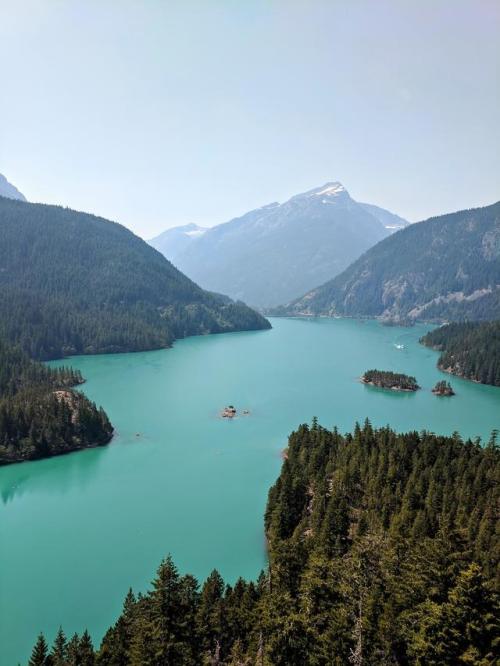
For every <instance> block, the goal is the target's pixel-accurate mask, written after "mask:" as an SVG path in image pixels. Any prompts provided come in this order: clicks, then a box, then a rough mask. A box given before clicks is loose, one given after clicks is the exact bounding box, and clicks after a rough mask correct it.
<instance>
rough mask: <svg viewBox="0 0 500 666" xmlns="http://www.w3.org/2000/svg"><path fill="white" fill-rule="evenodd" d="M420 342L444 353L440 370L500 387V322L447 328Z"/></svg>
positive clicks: (467, 324)
mask: <svg viewBox="0 0 500 666" xmlns="http://www.w3.org/2000/svg"><path fill="white" fill-rule="evenodd" d="M421 342H422V343H423V344H424V345H427V346H428V347H433V348H434V349H438V350H439V351H441V352H442V353H441V356H440V357H439V360H438V367H439V368H441V370H446V371H447V372H452V373H453V374H454V375H459V376H460V377H465V378H466V379H473V380H474V381H476V382H481V383H482V384H492V385H493V386H500V321H492V322H480V323H477V322H474V323H472V322H469V323H454V324H448V325H447V326H441V327H440V328H436V329H434V330H433V331H430V333H427V335H425V336H424V337H423V338H422V339H421Z"/></svg>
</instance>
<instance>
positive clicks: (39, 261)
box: [0, 198, 270, 359]
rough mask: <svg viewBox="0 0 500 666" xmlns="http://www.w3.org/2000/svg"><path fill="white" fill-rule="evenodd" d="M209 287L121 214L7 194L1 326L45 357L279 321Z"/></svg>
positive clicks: (0, 203) (151, 344) (1, 221)
mask: <svg viewBox="0 0 500 666" xmlns="http://www.w3.org/2000/svg"><path fill="white" fill-rule="evenodd" d="M269 326H270V324H269V322H267V320H266V319H264V318H263V317H262V316H260V315H259V314H257V313H256V312H254V311H253V310H251V309H250V308H248V307H246V306H245V305H244V304H242V303H234V302H232V301H230V300H229V299H228V298H226V297H224V296H219V295H216V294H211V293H208V292H206V291H203V290H202V289H200V287H198V286H197V285H195V284H194V283H193V282H191V280H189V279H188V278H186V276H185V275H183V274H182V273H180V272H179V271H178V270H177V269H176V268H174V267H173V266H172V264H170V262H168V261H167V260H166V259H165V258H164V257H163V256H162V255H161V254H160V253H159V252H157V251H156V250H154V249H153V248H151V247H150V246H149V245H148V244H147V243H145V242H144V241H142V240H141V239H140V238H138V237H137V236H134V234H132V233H131V232H130V231H128V230H127V229H125V227H122V226H121V225H119V224H115V223H113V222H109V221H108V220H104V219H102V218H99V217H95V216H93V215H88V214H86V213H79V212H76V211H73V210H70V209H67V208H60V207H58V206H46V205H42V204H29V203H25V202H21V201H14V200H10V199H6V198H0V335H1V336H2V337H3V338H4V339H6V340H7V341H9V342H10V343H13V344H18V345H20V346H21V347H22V348H23V349H24V350H25V351H27V352H28V353H29V355H30V356H32V357H34V358H39V359H48V358H56V357H61V356H65V355H69V354H82V353H100V352H117V351H138V350H145V349H153V348H159V347H165V346H168V345H170V344H171V343H172V341H173V340H174V339H176V338H182V337H184V336H187V335H195V334H203V333H220V332H225V331H236V330H250V329H260V328H269Z"/></svg>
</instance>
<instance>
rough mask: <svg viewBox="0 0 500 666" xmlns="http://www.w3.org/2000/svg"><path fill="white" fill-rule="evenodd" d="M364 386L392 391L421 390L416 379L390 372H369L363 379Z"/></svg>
mask: <svg viewBox="0 0 500 666" xmlns="http://www.w3.org/2000/svg"><path fill="white" fill-rule="evenodd" d="M361 381H362V382H363V384H369V385H370V386H377V387H379V388H385V389H390V390H391V391H416V390H417V389H419V388H420V386H419V385H418V384H417V380H416V379H415V377H411V376H409V375H404V374H403V373H399V372H390V371H388V370H367V371H366V372H365V374H364V375H363V376H362V377H361Z"/></svg>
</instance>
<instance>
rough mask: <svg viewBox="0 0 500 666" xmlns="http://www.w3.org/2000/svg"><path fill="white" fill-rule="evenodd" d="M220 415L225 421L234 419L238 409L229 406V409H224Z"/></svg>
mask: <svg viewBox="0 0 500 666" xmlns="http://www.w3.org/2000/svg"><path fill="white" fill-rule="evenodd" d="M220 415H221V416H222V418H223V419H234V417H235V416H236V407H234V406H233V405H228V406H227V407H224V409H223V410H222V412H221V413H220Z"/></svg>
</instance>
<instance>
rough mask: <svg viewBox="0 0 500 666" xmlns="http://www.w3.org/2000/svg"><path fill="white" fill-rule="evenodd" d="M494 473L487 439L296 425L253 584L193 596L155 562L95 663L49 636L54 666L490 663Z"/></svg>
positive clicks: (83, 643) (78, 640) (209, 588)
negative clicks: (146, 585)
mask: <svg viewBox="0 0 500 666" xmlns="http://www.w3.org/2000/svg"><path fill="white" fill-rule="evenodd" d="M499 474H500V451H499V449H498V447H497V446H496V444H495V442H494V439H492V441H491V442H490V443H489V445H487V446H486V447H485V448H482V447H481V446H480V445H479V444H478V443H477V442H474V443H473V442H470V441H467V442H462V441H461V440H460V437H459V436H458V435H455V436H453V437H438V436H436V435H433V434H429V433H421V434H418V433H415V432H413V433H408V434H404V435H398V434H396V433H395V432H393V431H392V430H390V429H389V428H383V429H381V430H374V429H373V428H372V427H371V426H370V424H369V423H366V424H365V425H364V427H363V428H359V427H356V428H355V430H354V432H353V433H352V434H348V435H346V436H341V435H340V434H339V433H338V432H337V431H336V430H334V431H332V432H331V431H327V430H325V429H323V428H321V427H320V426H318V424H317V423H316V422H313V424H312V427H309V426H307V425H302V426H301V427H300V428H299V429H298V430H297V432H295V433H293V434H292V435H291V436H290V439H289V446H288V449H287V451H286V456H285V459H284V462H283V467H282V470H281V474H280V477H279V479H278V480H277V482H276V484H275V485H274V486H273V488H272V489H271V491H270V493H269V500H268V505H267V511H266V516H265V526H266V532H267V536H268V541H269V556H270V565H269V571H268V572H267V573H265V574H262V575H261V576H260V577H259V579H258V581H257V582H256V583H253V582H245V581H244V580H242V579H240V580H238V581H237V582H236V584H235V585H234V586H225V585H224V582H223V580H222V579H221V577H220V575H219V574H218V573H217V572H216V571H214V572H213V573H212V574H211V575H210V576H209V578H208V579H207V580H206V582H205V583H204V585H203V586H202V588H201V590H199V588H198V583H197V581H196V580H195V579H194V578H193V577H192V576H190V575H184V576H181V575H180V574H179V572H178V571H177V569H176V568H175V566H174V564H173V562H172V560H171V559H170V558H167V559H166V560H164V561H163V562H162V563H161V565H160V567H159V569H158V572H157V576H156V578H155V579H154V581H153V584H152V588H151V590H150V591H149V592H148V593H147V594H145V595H139V596H138V597H136V596H135V595H134V594H133V593H132V592H129V594H128V595H127V597H126V599H125V603H124V607H123V612H122V614H121V615H120V617H119V619H118V621H117V622H116V623H115V624H114V625H113V626H112V627H111V628H110V629H109V630H108V632H107V633H106V635H105V637H104V640H103V641H102V644H101V647H100V649H99V650H98V651H97V653H95V654H94V650H93V648H92V643H91V640H90V637H89V635H88V633H86V632H85V633H84V634H83V635H82V636H81V637H78V636H76V635H75V636H73V638H72V639H71V640H70V641H69V642H67V641H66V638H65V636H64V634H62V633H59V634H58V636H57V637H56V641H55V644H54V648H53V650H52V655H53V657H54V659H55V662H54V664H55V666H62V664H65V663H66V662H65V661H64V659H68V660H69V663H71V664H72V663H80V664H84V665H85V666H87V665H88V664H93V663H94V661H93V660H94V659H95V663H96V664H97V666H118V665H122V666H126V665H129V666H136V665H139V664H141V666H156V665H158V664H166V665H167V664H172V665H175V666H184V665H190V666H195V665H196V666H198V665H199V664H219V665H222V664H226V665H232V666H241V665H244V664H246V665H248V666H250V665H253V664H257V665H259V666H260V665H261V664H264V665H267V666H270V665H276V666H295V665H296V666H299V665H300V666H332V665H333V666H344V665H345V664H358V665H360V664H363V665H364V666H381V664H386V665H388V666H389V665H391V666H399V665H401V666H410V665H420V666H424V665H425V666H457V664H469V665H470V666H494V665H495V664H497V663H498V661H496V659H497V656H498V637H499V632H500V623H499V617H500V613H499V611H500V608H499V601H498V589H499V584H500V579H499V578H498V575H499V574H498V563H499V554H500V542H499V535H498V532H497V531H496V511H497V506H498V502H499V500H500V484H499V483H498V479H499ZM47 651H48V648H47V645H46V643H45V639H44V638H43V637H40V638H39V640H38V642H37V644H36V646H35V648H34V651H33V654H34V658H39V659H40V655H41V656H42V658H45V657H44V656H45V655H46V654H47ZM36 663H44V662H43V661H38V662H36Z"/></svg>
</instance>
